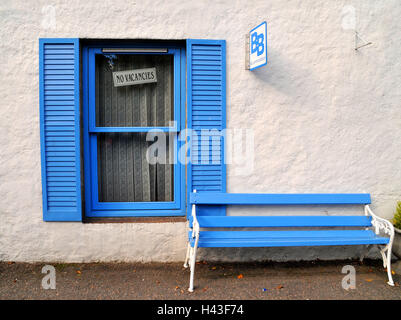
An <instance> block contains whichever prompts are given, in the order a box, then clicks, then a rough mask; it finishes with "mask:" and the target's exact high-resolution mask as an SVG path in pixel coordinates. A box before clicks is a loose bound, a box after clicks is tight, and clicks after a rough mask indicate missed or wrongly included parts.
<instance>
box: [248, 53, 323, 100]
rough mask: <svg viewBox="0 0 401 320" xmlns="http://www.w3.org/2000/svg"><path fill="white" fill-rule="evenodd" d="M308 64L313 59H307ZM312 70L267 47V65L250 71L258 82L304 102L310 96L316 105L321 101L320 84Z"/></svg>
mask: <svg viewBox="0 0 401 320" xmlns="http://www.w3.org/2000/svg"><path fill="white" fill-rule="evenodd" d="M308 65H309V66H310V65H313V61H309V63H308ZM313 71H314V70H313V69H311V68H309V69H308V68H307V67H302V65H300V62H296V61H295V60H291V59H290V57H289V56H285V55H284V54H282V53H281V52H280V51H276V50H275V49H272V48H269V49H268V60H267V65H266V66H264V67H261V68H258V69H255V70H253V71H250V72H251V73H252V74H253V75H254V77H255V78H256V79H257V80H258V81H259V82H263V83H264V85H268V86H269V87H271V88H274V89H275V90H276V91H278V92H281V93H283V94H285V95H286V96H288V97H290V98H292V99H302V101H305V102H306V101H307V99H308V98H312V99H313V100H311V101H313V105H314V106H316V105H320V104H321V103H323V102H322V99H323V95H320V94H319V92H320V90H319V88H320V87H321V85H322V84H321V82H320V81H319V80H318V79H317V78H316V77H315V76H314V73H313ZM311 95H317V96H313V97H312V96H311ZM319 96H320V97H319ZM316 98H318V99H316ZM294 102H295V101H294ZM296 102H298V103H299V102H300V101H296Z"/></svg>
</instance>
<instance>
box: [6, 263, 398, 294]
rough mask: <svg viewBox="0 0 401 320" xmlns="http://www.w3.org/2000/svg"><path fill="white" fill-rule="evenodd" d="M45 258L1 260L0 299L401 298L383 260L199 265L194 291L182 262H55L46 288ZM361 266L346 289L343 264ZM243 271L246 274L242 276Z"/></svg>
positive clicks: (396, 279)
mask: <svg viewBox="0 0 401 320" xmlns="http://www.w3.org/2000/svg"><path fill="white" fill-rule="evenodd" d="M45 264H46V263H41V264H27V263H13V262H1V263H0V299H79V300H82V299H162V300H166V299H397V300H399V299H401V287H400V286H399V284H400V283H401V276H400V275H397V274H396V275H394V280H395V282H396V286H395V287H390V286H388V285H387V284H386V282H387V276H386V272H385V270H384V268H383V266H382V265H381V263H380V262H379V261H373V260H368V261H366V260H365V261H364V263H363V264H362V263H360V262H357V261H332V262H319V261H317V262H298V263H238V264H236V263H206V262H199V263H197V265H196V275H195V285H196V288H195V292H194V293H189V292H188V291H187V286H188V281H189V270H188V269H184V268H183V267H182V264H179V263H165V264H162V263H149V264H139V263H135V264H133V263H89V264H52V265H53V266H54V267H55V268H56V283H57V287H56V289H55V290H44V289H42V286H41V281H42V278H43V276H44V274H42V273H41V270H42V267H43V266H44V265H45ZM345 265H353V266H354V267H355V268H356V289H355V290H348V291H346V290H344V289H342V286H341V282H342V279H343V277H344V276H345V275H344V274H342V273H341V270H342V267H343V266H345ZM241 275H242V276H241Z"/></svg>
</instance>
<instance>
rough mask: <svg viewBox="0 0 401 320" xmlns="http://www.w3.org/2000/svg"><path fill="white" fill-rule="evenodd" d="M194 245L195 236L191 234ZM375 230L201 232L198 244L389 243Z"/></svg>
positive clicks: (295, 244) (323, 244)
mask: <svg viewBox="0 0 401 320" xmlns="http://www.w3.org/2000/svg"><path fill="white" fill-rule="evenodd" d="M188 236H189V241H190V243H191V246H194V239H193V238H192V234H191V232H189V234H188ZM388 242H389V239H388V238H384V237H380V236H377V235H375V234H374V232H373V231H372V230H318V231H310V230H309V231H201V232H200V238H199V243H198V246H199V247H209V248H211V247H288V246H291V247H296V246H329V245H331V246H336V245H362V244H387V243H388Z"/></svg>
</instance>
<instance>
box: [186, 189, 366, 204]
mask: <svg viewBox="0 0 401 320" xmlns="http://www.w3.org/2000/svg"><path fill="white" fill-rule="evenodd" d="M190 202H191V204H204V205H230V204H235V205H319V204H320V205H325V204H333V205H334V204H338V205H340V204H341V205H345V204H350V205H351V204H370V202H371V200H370V194H369V193H281V194H280V193H222V192H201V193H191V197H190Z"/></svg>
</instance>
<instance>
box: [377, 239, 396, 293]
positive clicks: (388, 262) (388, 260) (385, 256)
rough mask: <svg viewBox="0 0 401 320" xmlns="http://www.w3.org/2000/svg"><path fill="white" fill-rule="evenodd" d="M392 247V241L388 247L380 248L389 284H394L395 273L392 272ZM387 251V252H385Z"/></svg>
mask: <svg viewBox="0 0 401 320" xmlns="http://www.w3.org/2000/svg"><path fill="white" fill-rule="evenodd" d="M391 247H392V243H389V244H388V245H387V246H386V247H384V248H383V249H381V250H380V253H381V254H382V257H383V267H384V268H387V276H388V282H387V283H388V284H389V285H390V286H394V281H393V275H392V274H391ZM385 251H387V253H385Z"/></svg>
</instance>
